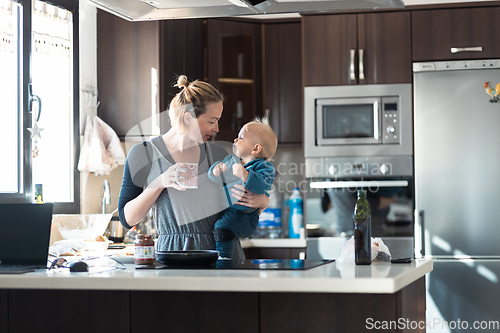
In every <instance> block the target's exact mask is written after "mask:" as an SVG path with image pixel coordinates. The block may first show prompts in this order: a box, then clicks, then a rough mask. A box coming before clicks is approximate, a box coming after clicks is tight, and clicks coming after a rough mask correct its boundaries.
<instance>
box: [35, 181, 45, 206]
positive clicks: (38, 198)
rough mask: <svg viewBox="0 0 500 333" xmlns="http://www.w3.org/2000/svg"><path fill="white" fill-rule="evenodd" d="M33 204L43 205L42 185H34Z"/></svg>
mask: <svg viewBox="0 0 500 333" xmlns="http://www.w3.org/2000/svg"><path fill="white" fill-rule="evenodd" d="M35 203H37V204H43V203H44V202H43V185H42V184H35Z"/></svg>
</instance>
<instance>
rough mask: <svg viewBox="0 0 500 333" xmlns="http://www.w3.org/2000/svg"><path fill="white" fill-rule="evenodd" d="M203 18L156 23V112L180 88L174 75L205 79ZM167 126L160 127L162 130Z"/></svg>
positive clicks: (162, 107) (166, 107)
mask: <svg viewBox="0 0 500 333" xmlns="http://www.w3.org/2000/svg"><path fill="white" fill-rule="evenodd" d="M205 26H206V21H205V20H201V19H200V20H164V21H161V22H160V87H161V90H160V112H163V111H165V110H167V109H168V105H169V103H170V101H171V100H172V98H173V97H174V96H175V94H177V93H178V92H179V91H180V89H178V88H176V87H174V86H173V85H174V84H175V83H176V78H177V76H178V75H186V76H187V77H188V79H189V80H190V81H193V80H196V79H197V80H205V79H206V76H207V75H206V45H205V44H206V43H205ZM166 130H167V128H164V127H162V133H163V132H165V131H166Z"/></svg>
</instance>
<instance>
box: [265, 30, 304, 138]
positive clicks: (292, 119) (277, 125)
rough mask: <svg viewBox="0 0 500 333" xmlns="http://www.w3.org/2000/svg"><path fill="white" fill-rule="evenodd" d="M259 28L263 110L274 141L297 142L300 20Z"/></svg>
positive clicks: (300, 95) (298, 126)
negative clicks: (276, 138)
mask: <svg viewBox="0 0 500 333" xmlns="http://www.w3.org/2000/svg"><path fill="white" fill-rule="evenodd" d="M263 30H264V32H263V36H264V41H263V45H264V69H263V73H264V74H263V75H264V89H263V91H264V96H263V97H264V110H266V111H265V112H268V114H269V120H270V123H271V127H272V128H273V130H274V132H275V133H276V136H277V137H278V143H301V142H302V127H303V125H302V124H303V120H302V118H303V114H302V109H303V102H302V95H303V93H302V71H301V67H302V54H301V52H302V47H301V43H302V39H301V23H300V22H292V23H275V24H274V23H270V24H264V25H263Z"/></svg>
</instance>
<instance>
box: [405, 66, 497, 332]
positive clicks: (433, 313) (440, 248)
mask: <svg viewBox="0 0 500 333" xmlns="http://www.w3.org/2000/svg"><path fill="white" fill-rule="evenodd" d="M413 79H414V144H415V150H414V163H415V166H414V167H415V169H414V170H415V245H416V249H415V255H416V257H419V256H422V257H427V258H432V259H434V270H433V271H432V272H431V273H430V274H429V275H428V276H427V281H426V282H427V292H428V293H427V309H428V311H427V323H428V326H427V332H447V331H448V332H472V331H475V330H478V331H480V330H481V331H487V332H500V327H499V325H500V102H498V103H497V102H491V101H490V100H494V99H495V98H494V97H492V96H490V95H489V94H488V93H487V88H485V86H484V84H485V82H489V87H491V88H492V90H494V89H495V87H496V85H497V83H499V82H500V60H474V61H450V62H432V63H415V64H413ZM499 90H500V85H499ZM499 92H500V91H499ZM490 94H491V95H495V92H494V91H490Z"/></svg>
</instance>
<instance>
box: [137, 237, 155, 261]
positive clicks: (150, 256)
mask: <svg viewBox="0 0 500 333" xmlns="http://www.w3.org/2000/svg"><path fill="white" fill-rule="evenodd" d="M134 263H135V264H136V265H153V264H154V263H155V242H154V241H153V236H151V235H136V236H135V242H134Z"/></svg>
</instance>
